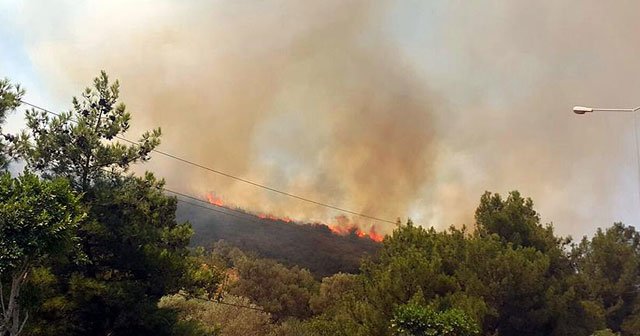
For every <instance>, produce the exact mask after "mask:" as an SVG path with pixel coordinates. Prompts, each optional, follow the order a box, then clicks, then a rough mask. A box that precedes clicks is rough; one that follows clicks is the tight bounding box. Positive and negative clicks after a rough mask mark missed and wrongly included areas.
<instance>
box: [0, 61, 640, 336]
mask: <svg viewBox="0 0 640 336" xmlns="http://www.w3.org/2000/svg"><path fill="white" fill-rule="evenodd" d="M119 93H120V92H119V84H118V82H117V81H110V80H109V77H108V76H107V74H106V73H105V72H102V73H101V74H100V75H99V76H98V77H97V78H96V79H95V80H94V82H93V84H92V85H91V86H90V87H89V88H87V89H86V90H85V91H83V92H82V93H81V94H80V95H79V96H78V97H75V98H73V99H72V105H71V108H70V110H69V111H68V112H62V113H59V114H55V115H53V114H51V113H49V112H47V111H44V110H39V109H37V108H31V109H29V110H28V111H27V112H26V115H25V120H26V128H25V130H24V131H23V132H22V133H20V134H6V133H2V135H1V136H0V150H1V151H2V152H1V153H2V154H1V155H0V166H1V167H2V173H1V175H0V303H1V304H0V309H1V311H0V336H5V335H11V336H16V335H105V336H106V335H112V336H116V335H185V336H187V335H203V336H204V335H229V336H230V335H247V336H250V335H272V336H289V335H291V336H293V335H303V336H315V335H318V336H319V335H345V336H346V335H362V336H365V335H393V336H400V335H402V336H409V335H416V336H417V335H452V336H454V335H455V336H466V335H487V336H489V335H502V336H509V335H640V296H639V294H640V232H638V231H636V229H635V228H634V227H633V226H629V225H625V224H623V223H614V224H612V225H610V226H606V227H604V228H602V229H598V230H597V231H596V232H594V233H593V235H592V236H591V237H584V238H582V239H577V240H574V239H572V238H571V237H561V236H558V235H557V234H556V233H554V228H553V226H552V225H550V224H545V223H542V222H541V219H540V214H539V213H538V212H537V211H536V209H535V206H534V203H533V201H532V200H531V199H530V198H527V197H526V196H523V195H521V194H520V193H519V192H517V191H513V192H510V193H509V194H508V195H500V194H497V193H492V192H486V193H484V194H483V195H479V196H480V199H479V203H478V206H477V209H476V211H475V217H474V218H475V223H474V224H473V226H471V227H464V226H463V227H450V228H449V229H446V230H436V229H434V228H425V227H422V226H420V225H419V223H413V222H412V221H410V220H409V221H407V222H405V223H400V224H399V225H398V227H397V228H396V229H395V230H394V231H393V233H391V234H389V235H387V236H386V237H385V238H384V240H383V241H382V242H381V243H380V244H378V243H373V242H369V241H361V240H357V239H356V240H354V241H355V243H353V242H352V243H349V239H348V237H346V238H345V237H338V236H335V235H334V236H332V235H331V234H329V233H328V232H324V233H322V232H320V233H318V232H315V231H318V229H317V228H315V229H314V228H312V227H309V228H303V229H304V230H308V231H314V230H315V231H314V232H315V233H313V232H311V233H307V234H305V233H304V230H302V231H295V230H296V229H290V228H288V229H283V228H274V229H272V230H294V231H295V232H296V233H295V234H296V235H299V236H300V237H303V236H305V235H314V234H316V235H321V236H322V235H324V236H322V237H324V238H323V240H316V241H320V243H317V244H318V245H316V246H309V244H312V242H313V241H314V240H309V243H301V244H300V248H304V247H305V246H306V248H307V249H315V250H321V249H322V248H323V247H324V246H333V247H331V248H327V249H326V250H323V251H319V252H318V253H325V254H326V256H325V257H323V258H320V259H318V260H315V261H313V262H309V261H307V262H305V260H303V259H305V258H302V257H300V256H291V257H290V258H287V256H286V255H287V254H293V253H296V252H295V250H293V249H291V250H289V251H287V250H283V247H282V246H280V245H277V244H275V243H274V244H273V245H271V244H268V242H269V239H266V240H263V241H262V242H260V243H256V244H254V245H251V246H252V247H251V246H250V245H243V241H245V239H246V238H243V236H231V235H232V232H233V230H232V229H230V228H227V229H226V230H227V231H229V232H230V233H228V235H226V236H228V237H229V239H227V241H225V240H223V241H218V240H219V239H220V238H224V237H226V236H224V235H223V236H215V237H214V236H212V237H207V236H194V227H192V225H191V224H190V223H189V222H187V221H182V220H178V219H177V217H176V211H177V209H178V199H177V198H176V197H174V196H170V195H168V194H167V193H166V192H165V191H164V189H163V187H164V181H163V180H162V178H161V177H158V176H155V175H154V173H153V172H147V173H145V174H142V175H136V174H134V173H132V171H131V167H132V166H133V165H135V164H137V163H141V162H145V161H148V160H150V159H151V156H152V154H153V153H152V152H153V150H154V149H155V148H157V147H158V146H159V145H160V140H161V135H162V132H161V130H160V129H152V130H149V131H148V132H145V133H143V134H142V135H140V137H139V139H138V141H135V142H126V141H122V140H121V137H122V136H123V135H124V134H125V133H127V132H128V131H129V130H130V127H131V122H132V116H131V114H130V113H129V112H128V110H127V108H126V106H125V105H124V104H123V103H122V102H121V101H120V99H119ZM24 94H25V91H24V90H23V89H22V88H21V87H20V86H19V85H16V84H15V83H12V82H10V81H9V80H2V81H0V122H4V120H5V118H6V116H7V115H8V114H9V113H16V110H17V109H18V108H21V107H24V106H22V105H23V101H22V99H23V96H24ZM16 164H17V165H16ZM16 166H20V167H22V166H24V169H22V168H20V170H19V171H17V170H16V168H15V167H16ZM566 206H567V207H570V206H571V205H570V204H567V205H566ZM180 211H181V212H184V211H190V208H189V207H181V210H180ZM194 216H195V215H194ZM230 223H233V222H230ZM229 225H231V224H229ZM320 230H322V229H320ZM265 231H267V230H266V229H265ZM294 231H291V232H294ZM236 234H237V233H236ZM271 234H272V235H273V237H274V238H273V239H276V238H275V237H277V236H278V234H277V233H276V234H273V233H271ZM264 235H266V236H268V235H269V233H264ZM300 239H303V238H299V239H298V238H296V239H295V240H300ZM332 239H335V240H332ZM341 239H342V241H341ZM354 251H360V252H358V254H357V256H358V258H357V259H356V260H354V259H353V257H354V255H356V253H355V252H354ZM311 254H312V253H307V254H301V255H302V256H305V255H308V256H309V258H311V257H310V255H311ZM322 260H330V263H329V264H328V266H327V265H324V264H321V261H322Z"/></svg>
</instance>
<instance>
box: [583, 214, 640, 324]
mask: <svg viewBox="0 0 640 336" xmlns="http://www.w3.org/2000/svg"><path fill="white" fill-rule="evenodd" d="M573 254H574V258H575V262H576V264H577V266H578V271H579V274H580V279H581V280H582V283H583V284H584V286H585V287H586V288H585V290H586V292H587V293H588V296H589V299H590V300H591V302H593V303H594V304H598V305H600V307H601V308H602V310H603V311H604V318H605V320H606V326H607V327H608V328H609V329H611V330H612V331H614V332H622V334H623V335H635V334H636V333H637V330H639V329H638V328H639V327H640V290H639V289H638V284H639V283H640V232H638V231H636V229H635V228H634V227H633V226H625V225H624V224H622V223H616V224H614V225H613V226H612V227H610V228H608V229H606V230H604V231H603V230H601V229H598V231H597V232H596V234H595V235H594V237H593V238H592V239H591V241H589V240H587V239H586V238H584V239H583V240H582V242H581V243H580V244H579V245H577V246H575V247H574V250H573Z"/></svg>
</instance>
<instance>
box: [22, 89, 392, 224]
mask: <svg viewBox="0 0 640 336" xmlns="http://www.w3.org/2000/svg"><path fill="white" fill-rule="evenodd" d="M21 102H22V103H23V104H25V105H29V106H31V107H33V108H36V109H39V110H42V111H44V112H47V113H50V114H53V115H55V116H58V117H59V116H61V114H60V113H56V112H53V111H51V110H49V109H46V108H44V107H41V106H38V105H35V104H31V103H29V102H26V101H24V100H22V101H21ZM115 138H116V139H119V140H122V141H125V142H128V143H130V144H134V145H138V144H139V143H138V142H137V141H133V140H129V139H127V138H124V137H121V136H115ZM152 152H154V153H157V154H160V155H162V156H165V157H168V158H171V159H174V160H176V161H180V162H182V163H184V164H188V165H191V166H194V167H197V168H200V169H203V170H206V171H209V172H212V173H215V174H218V175H222V176H225V177H228V178H231V179H234V180H236V181H239V182H242V183H246V184H249V185H252V186H254V187H258V188H262V189H264V190H268V191H271V192H274V193H277V194H280V195H284V196H287V197H291V198H295V199H297V200H300V201H304V202H308V203H311V204H315V205H318V206H322V207H325V208H329V209H333V210H338V211H341V212H344V213H348V214H351V215H356V216H360V217H363V218H368V219H372V220H376V221H380V222H385V223H390V224H396V222H395V221H392V220H388V219H383V218H379V217H375V216H371V215H368V214H365V213H361V212H357V211H353V210H349V209H345V208H341V207H338V206H335V205H331V204H327V203H323V202H319V201H315V200H312V199H310V198H307V197H303V196H299V195H296V194H292V193H289V192H286V191H283V190H280V189H277V188H274V187H270V186H267V185H264V184H261V183H257V182H254V181H251V180H248V179H245V178H242V177H239V176H236V175H233V174H230V173H226V172H223V171H221V170H217V169H214V168H211V167H207V166H205V165H202V164H199V163H197V162H194V161H191V160H187V159H185V158H182V157H180V156H177V155H174V154H171V153H167V152H164V151H161V150H158V149H153V150H152Z"/></svg>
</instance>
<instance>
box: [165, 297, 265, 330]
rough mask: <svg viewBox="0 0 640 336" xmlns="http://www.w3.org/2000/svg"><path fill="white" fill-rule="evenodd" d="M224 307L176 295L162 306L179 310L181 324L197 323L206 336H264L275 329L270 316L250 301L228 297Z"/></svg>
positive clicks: (168, 298) (166, 298)
mask: <svg viewBox="0 0 640 336" xmlns="http://www.w3.org/2000/svg"><path fill="white" fill-rule="evenodd" d="M224 303H225V304H222V303H219V302H216V301H211V300H207V299H203V298H189V299H187V298H185V296H183V295H180V294H175V295H170V296H165V297H163V298H162V299H161V300H160V304H159V305H160V307H163V308H171V309H176V310H178V311H179V312H180V318H181V320H182V321H184V322H185V323H188V322H191V323H194V322H195V323H196V324H197V325H198V326H199V327H200V330H201V332H202V334H203V335H220V336H235V335H246V336H261V335H266V334H268V333H269V331H270V330H271V329H272V328H273V326H272V325H271V320H270V318H271V316H270V315H269V314H268V313H266V312H264V311H262V310H261V309H262V308H260V307H259V306H256V305H252V304H251V302H250V301H249V299H247V298H243V297H237V296H233V295H226V296H225V300H224ZM247 307H251V308H247Z"/></svg>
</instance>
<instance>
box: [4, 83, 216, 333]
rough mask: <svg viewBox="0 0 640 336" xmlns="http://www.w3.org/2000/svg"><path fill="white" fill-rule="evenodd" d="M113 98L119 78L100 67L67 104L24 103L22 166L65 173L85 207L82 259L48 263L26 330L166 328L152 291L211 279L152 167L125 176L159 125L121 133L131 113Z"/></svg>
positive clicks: (157, 294)
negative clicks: (57, 110) (60, 108)
mask: <svg viewBox="0 0 640 336" xmlns="http://www.w3.org/2000/svg"><path fill="white" fill-rule="evenodd" d="M118 97H119V85H118V82H115V83H114V84H110V83H109V79H108V77H107V75H106V73H104V72H102V73H101V75H100V76H98V78H96V79H95V81H94V85H93V87H92V88H87V89H86V90H85V92H84V93H83V94H82V97H81V98H80V99H77V98H74V99H73V109H72V110H71V111H69V112H64V113H61V114H59V115H54V116H50V115H49V114H48V113H47V112H42V111H36V110H31V111H29V112H28V113H27V115H26V119H27V130H26V131H25V132H23V133H22V134H21V136H20V137H19V138H16V139H13V145H14V146H15V152H16V153H17V155H18V156H19V159H21V160H24V161H25V162H26V163H27V167H28V169H31V170H33V171H35V172H37V173H39V174H41V176H43V177H45V178H47V179H65V180H66V181H68V183H69V184H70V185H71V187H72V188H73V189H74V190H75V191H76V192H78V193H79V194H80V195H81V198H80V202H81V203H82V205H83V206H84V208H85V209H86V212H87V217H86V219H85V220H83V221H82V223H80V225H79V226H78V228H77V230H76V234H77V237H78V242H79V244H80V246H81V252H82V253H83V254H84V255H85V256H86V259H85V261H84V262H82V263H70V262H64V261H60V262H55V263H52V264H51V265H50V272H49V274H50V276H48V277H45V278H48V280H47V281H46V282H44V283H46V286H48V288H49V289H51V290H50V291H49V293H48V297H47V298H46V302H45V304H43V305H42V306H41V307H40V308H39V311H38V314H36V315H35V316H34V317H33V319H32V322H31V323H30V324H29V325H28V328H30V329H29V330H28V332H30V333H31V334H48V335H50V334H64V335H70V334H71V335H72V334H78V335H87V334H91V335H107V334H108V335H130V334H136V335H145V334H153V335H164V334H166V335H169V334H171V333H172V330H173V329H172V328H173V327H172V326H173V324H174V323H175V321H176V320H175V317H176V316H175V314H174V313H173V312H172V310H168V309H159V308H158V307H157V302H158V300H159V299H160V298H161V297H162V296H163V295H166V294H169V293H172V292H177V291H178V290H181V289H190V288H189V287H190V286H192V285H194V284H196V283H197V284H199V285H202V286H205V285H204V283H206V281H207V280H211V281H214V280H215V277H214V276H213V274H209V275H210V277H209V278H208V279H205V278H206V277H205V278H203V277H202V275H203V274H205V275H206V272H204V273H203V272H199V271H198V267H199V266H198V265H197V264H195V263H194V261H193V259H192V258H191V257H190V256H189V250H188V249H187V246H188V244H189V239H190V237H191V234H192V231H191V227H190V225H189V224H188V223H177V222H176V219H175V211H176V199H175V198H172V197H168V196H166V195H165V194H164V193H163V191H162V188H163V184H164V182H163V181H162V180H158V179H156V178H155V177H154V176H153V174H151V173H147V174H145V175H144V176H142V177H136V176H133V175H127V171H128V168H129V166H130V165H131V164H133V163H135V162H139V161H146V160H148V159H149V153H150V152H151V151H152V150H153V149H154V148H155V147H156V146H157V145H158V144H159V142H160V140H159V137H160V130H159V129H156V130H153V131H150V132H146V133H144V134H143V135H142V136H141V138H140V140H139V141H138V142H134V143H131V142H128V141H124V142H123V141H122V139H123V135H124V133H126V132H127V131H128V129H129V127H130V121H131V116H130V114H129V113H128V112H127V111H126V108H125V105H124V104H122V103H120V102H119V101H118ZM196 274H197V275H199V276H200V278H199V279H198V280H197V281H196V280H195V279H192V278H190V276H191V275H196Z"/></svg>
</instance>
